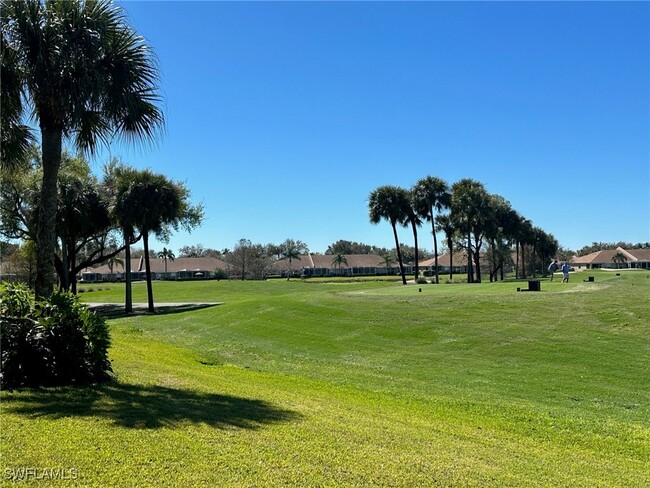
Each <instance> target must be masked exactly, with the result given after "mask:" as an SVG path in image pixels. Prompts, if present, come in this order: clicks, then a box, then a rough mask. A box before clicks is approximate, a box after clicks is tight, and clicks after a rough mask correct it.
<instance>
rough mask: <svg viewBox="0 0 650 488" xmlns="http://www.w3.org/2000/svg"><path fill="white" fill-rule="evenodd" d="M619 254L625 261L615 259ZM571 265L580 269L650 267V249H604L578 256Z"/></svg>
mask: <svg viewBox="0 0 650 488" xmlns="http://www.w3.org/2000/svg"><path fill="white" fill-rule="evenodd" d="M619 254H620V255H622V256H623V260H622V261H623V262H616V261H617V260H616V259H614V256H617V255H619ZM571 265H572V266H573V267H576V268H578V269H580V268H587V269H598V268H602V269H625V268H641V269H650V249H628V250H626V249H623V248H622V247H617V248H616V249H604V250H602V251H596V252H592V253H591V254H587V255H585V256H576V257H575V258H573V259H572V260H571Z"/></svg>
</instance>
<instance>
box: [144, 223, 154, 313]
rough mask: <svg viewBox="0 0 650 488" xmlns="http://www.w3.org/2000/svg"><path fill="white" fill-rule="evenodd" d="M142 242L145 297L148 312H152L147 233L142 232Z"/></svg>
mask: <svg viewBox="0 0 650 488" xmlns="http://www.w3.org/2000/svg"><path fill="white" fill-rule="evenodd" d="M142 244H143V246H144V270H145V274H146V276H147V299H148V301H149V312H151V313H153V312H154V311H155V310H154V308H153V286H152V285H151V263H150V262H149V233H148V232H146V231H145V232H143V233H142Z"/></svg>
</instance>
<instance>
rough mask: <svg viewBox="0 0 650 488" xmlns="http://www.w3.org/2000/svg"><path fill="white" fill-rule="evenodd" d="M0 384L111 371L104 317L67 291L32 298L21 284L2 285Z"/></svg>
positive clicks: (56, 381) (78, 379)
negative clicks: (45, 297)
mask: <svg viewBox="0 0 650 488" xmlns="http://www.w3.org/2000/svg"><path fill="white" fill-rule="evenodd" d="M0 333H1V345H0V350H1V351H2V353H1V368H2V372H1V375H0V387H1V388H17V387H21V386H54V385H70V384H82V383H93V382H99V381H105V380H107V379H110V378H111V377H112V368H111V364H110V361H109V359H108V348H109V346H110V337H109V332H108V327H107V325H106V321H105V319H104V318H103V317H101V316H99V315H97V314H96V313H94V312H92V311H90V310H89V309H88V307H87V306H86V305H84V304H82V303H80V302H79V300H78V298H77V297H76V296H74V295H72V294H70V293H55V294H53V295H52V296H51V297H50V298H48V299H46V300H42V301H36V300H35V299H34V298H33V295H32V294H31V293H30V292H29V290H27V288H26V287H25V286H24V285H12V284H8V283H2V284H1V285H0Z"/></svg>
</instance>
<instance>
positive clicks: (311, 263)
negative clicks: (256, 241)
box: [272, 254, 397, 272]
mask: <svg viewBox="0 0 650 488" xmlns="http://www.w3.org/2000/svg"><path fill="white" fill-rule="evenodd" d="M344 256H345V261H344V262H342V263H341V269H347V268H385V267H386V262H385V261H384V258H383V257H381V256H378V255H377V254H345V255H344ZM334 258H335V255H333V254H302V255H300V257H299V258H293V259H292V260H291V267H292V268H293V269H303V268H307V269H309V268H325V269H332V268H338V267H339V265H338V263H335V262H334ZM392 266H393V267H394V266H397V263H393V264H392ZM272 268H273V269H274V270H275V271H279V272H281V271H286V270H287V269H288V268H289V259H287V258H284V259H279V260H277V261H275V262H274V263H273V265H272Z"/></svg>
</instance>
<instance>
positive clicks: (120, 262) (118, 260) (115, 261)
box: [106, 254, 124, 275]
mask: <svg viewBox="0 0 650 488" xmlns="http://www.w3.org/2000/svg"><path fill="white" fill-rule="evenodd" d="M106 264H107V265H108V269H109V270H110V272H111V275H113V268H114V267H115V265H120V266H122V269H124V260H123V259H122V258H120V257H118V256H117V254H116V255H114V256H111V257H110V258H108V259H107V260H106Z"/></svg>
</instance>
